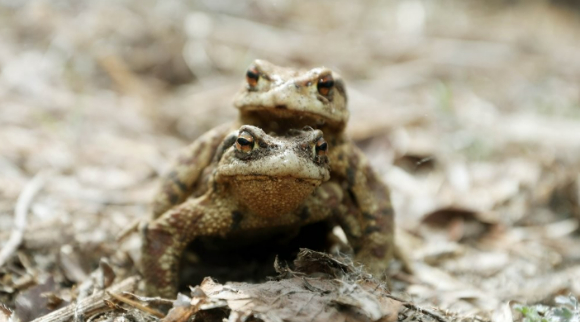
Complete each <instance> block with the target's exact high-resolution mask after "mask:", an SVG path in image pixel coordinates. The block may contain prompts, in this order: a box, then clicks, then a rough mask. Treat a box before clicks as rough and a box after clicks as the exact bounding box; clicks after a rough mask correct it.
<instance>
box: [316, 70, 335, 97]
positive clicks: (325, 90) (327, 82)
mask: <svg viewBox="0 0 580 322" xmlns="http://www.w3.org/2000/svg"><path fill="white" fill-rule="evenodd" d="M317 87H318V93H320V94H321V95H323V96H328V94H330V91H331V90H332V88H333V87H334V78H332V75H330V74H329V75H324V76H321V77H320V78H319V79H318V84H317Z"/></svg>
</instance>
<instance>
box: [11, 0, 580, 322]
mask: <svg viewBox="0 0 580 322" xmlns="http://www.w3.org/2000/svg"><path fill="white" fill-rule="evenodd" d="M256 58H261V59H266V60H269V61H271V62H273V63H275V64H278V65H281V66H289V67H296V68H312V67H316V66H326V67H329V68H332V69H334V70H336V71H338V72H339V73H340V74H341V75H342V76H343V77H344V79H345V82H346V85H347V92H348V97H349V108H350V110H351V120H350V123H349V126H348V133H349V135H350V136H351V137H352V138H353V139H354V140H355V141H356V142H357V144H358V145H359V146H360V147H361V148H363V150H364V151H365V152H366V153H367V155H368V156H369V158H370V160H371V162H372V164H373V165H374V167H375V170H376V171H377V173H379V174H380V175H381V177H382V178H383V179H384V180H385V182H387V183H388V184H389V186H390V187H391V189H392V199H393V202H394V204H395V207H396V213H397V226H398V231H397V240H398V243H399V244H400V245H401V248H402V249H403V251H404V252H405V253H406V254H407V255H408V257H409V258H410V260H411V262H412V263H413V264H414V267H415V274H414V275H413V276H408V275H404V276H403V275H400V276H399V279H396V282H395V283H394V284H395V285H394V286H395V289H396V291H397V292H399V293H398V294H402V296H404V297H406V298H408V299H410V300H413V301H415V302H417V303H420V304H424V305H436V306H439V307H441V308H444V309H449V310H452V311H454V312H459V313H461V314H465V315H471V316H483V317H486V316H489V314H491V313H490V312H493V311H494V310H496V309H497V308H498V307H499V306H500V305H501V304H502V303H504V302H505V301H508V300H518V301H521V302H526V301H527V302H544V303H549V302H550V301H551V300H552V299H553V297H554V296H555V295H557V294H568V293H571V294H574V295H576V296H578V295H580V239H579V236H578V233H577V228H578V219H579V218H580V203H579V200H580V171H579V170H580V14H579V11H578V5H577V4H575V2H573V1H569V3H567V2H566V1H547V0H535V1H534V0H528V1H515V0H512V1H508V0H506V1H499V0H497V1H465V0H464V1H460V0H444V1H436V2H435V1H422V0H406V1H371V0H367V1H346V0H319V1H288V0H253V1H210V0H205V1H175V0H164V1H152V0H141V1H135V0H114V1H113V0H103V1H70V0H69V1H67V0H54V1H48V0H47V1H40V0H39V1H18V0H0V246H2V245H3V244H5V241H6V240H8V237H9V235H10V231H11V228H12V226H13V224H14V216H13V213H14V210H15V205H16V200H17V199H18V197H19V195H20V194H21V192H22V190H23V189H24V187H25V186H26V185H27V183H28V182H30V180H31V178H33V177H34V176H35V175H37V174H38V173H41V174H42V176H44V177H45V184H44V186H43V190H42V191H41V192H39V193H38V194H37V197H36V198H35V199H34V202H33V203H32V204H31V212H30V214H29V217H28V221H27V224H26V230H25V235H24V246H23V247H21V249H20V251H19V252H18V253H17V254H16V255H17V256H13V258H12V259H11V260H10V262H9V263H8V264H7V265H5V266H4V267H2V268H0V302H2V301H5V302H6V303H9V302H11V301H12V300H13V299H14V296H15V295H16V294H18V292H19V291H20V290H23V289H25V288H26V287H28V286H30V285H31V283H32V284H35V283H36V284H42V283H44V281H45V280H46V278H47V277H49V276H50V277H51V278H53V279H54V281H56V282H58V283H60V284H61V285H72V284H74V283H77V282H81V281H83V280H84V279H86V278H87V276H88V274H89V273H90V272H91V270H92V269H94V268H95V267H96V265H97V264H98V260H99V258H100V257H101V256H110V255H111V254H113V253H114V251H115V250H116V249H117V248H119V247H121V248H122V249H124V250H126V251H127V253H128V255H127V256H128V260H135V259H136V256H137V255H138V251H137V250H138V246H137V245H138V243H139V241H138V238H136V236H132V237H130V238H128V239H126V240H125V241H124V242H123V243H122V244H121V246H119V245H118V243H117V242H116V241H115V236H117V235H118V234H119V233H120V232H122V231H123V230H124V229H125V228H127V226H129V225H130V224H131V223H133V222H134V221H135V220H138V219H143V218H146V217H147V215H148V211H149V208H148V207H149V201H150V199H151V197H152V195H153V192H154V190H155V187H156V184H157V176H158V175H159V174H160V173H162V172H163V171H164V169H165V168H166V167H167V165H168V164H169V161H170V160H171V159H172V157H174V156H175V155H176V153H177V151H178V150H179V148H181V147H183V146H185V145H186V144H188V143H189V142H191V141H193V140H194V139H196V138H197V137H198V136H199V135H200V134H202V133H204V132H205V131H207V130H208V129H210V128H212V127H214V126H216V125H218V124H221V123H224V122H227V121H230V120H232V119H234V118H235V117H236V110H235V109H234V108H233V107H232V104H231V101H232V98H233V95H234V93H235V92H236V91H237V90H238V89H239V88H240V86H242V83H243V82H244V73H245V70H246V68H247V67H248V65H249V64H250V63H251V62H252V61H253V60H254V59H256ZM395 277H396V276H395Z"/></svg>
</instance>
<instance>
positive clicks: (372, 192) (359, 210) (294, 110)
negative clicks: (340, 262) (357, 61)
mask: <svg viewBox="0 0 580 322" xmlns="http://www.w3.org/2000/svg"><path fill="white" fill-rule="evenodd" d="M245 76H246V77H245V78H246V79H245V82H244V84H243V86H242V88H241V89H240V91H239V92H238V93H237V94H236V95H235V97H234V106H235V107H236V108H237V109H238V110H239V117H238V120H237V121H236V122H234V123H233V125H232V124H225V125H222V126H219V127H216V128H214V129H212V130H210V131H209V132H207V133H206V134H204V135H202V136H201V137H200V138H199V139H198V140H196V141H195V142H193V143H192V144H191V145H189V146H188V147H186V148H185V149H184V150H183V151H182V153H181V154H180V155H179V157H178V159H177V162H176V163H175V164H174V165H173V166H172V167H171V171H169V173H168V175H167V176H165V177H164V178H163V179H162V183H161V189H160V190H159V192H158V193H157V195H156V197H155V200H154V203H153V218H157V217H159V216H161V215H162V214H163V213H165V212H166V211H168V210H169V211H173V210H170V209H172V208H174V207H181V206H180V204H181V203H183V202H184V201H185V200H186V199H187V198H189V197H191V196H194V197H195V196H201V195H203V194H204V193H205V192H206V190H207V189H208V188H207V187H208V184H207V181H208V180H209V178H210V174H211V173H212V171H213V169H214V168H215V164H214V163H212V159H214V155H215V153H216V152H215V151H216V150H217V147H218V146H219V145H220V143H221V142H222V141H223V140H224V137H226V135H227V134H228V133H229V132H230V131H231V130H232V129H235V128H238V127H239V126H240V125H241V124H251V125H254V126H258V127H260V128H262V129H263V130H264V131H265V132H267V133H273V134H275V135H284V133H285V132H286V131H287V130H288V129H292V128H302V127H304V126H311V127H313V128H315V129H319V130H322V131H323V132H324V135H325V138H326V140H327V142H328V145H329V146H330V149H329V152H328V155H327V157H328V160H329V163H330V166H331V172H330V180H329V181H328V182H326V183H324V184H322V185H321V186H320V187H319V188H318V189H322V190H324V189H325V186H329V187H330V186H331V185H332V187H338V188H340V190H341V191H342V192H343V193H342V195H343V198H342V200H341V203H340V207H337V208H336V209H334V210H333V211H334V212H335V216H334V217H335V218H337V222H338V223H339V224H340V226H341V227H342V229H343V230H344V232H345V234H346V236H347V239H348V242H349V244H350V245H351V246H352V248H353V250H354V254H355V260H356V261H358V262H361V263H362V264H364V265H365V267H366V269H367V270H368V271H369V272H370V273H372V274H373V275H375V276H377V277H379V278H381V277H383V274H384V270H385V269H386V267H387V266H388V264H389V261H390V259H391V258H392V257H393V253H394V250H395V249H394V238H393V237H394V236H393V235H394V232H393V230H394V213H393V208H392V206H391V202H390V195H389V191H388V188H387V187H386V186H385V185H384V183H383V182H382V181H381V180H380V178H379V177H378V176H377V174H376V173H375V172H374V171H373V169H372V168H371V167H370V165H369V162H368V160H367V158H366V157H365V156H364V154H363V153H362V152H361V150H360V149H359V148H357V147H356V145H355V144H354V142H352V141H351V140H350V139H349V138H348V137H347V135H346V134H345V127H346V125H347V122H348V119H349V111H348V109H347V107H346V103H347V95H346V90H345V85H344V82H343V80H342V78H341V77H340V75H338V74H337V73H336V72H334V71H332V70H330V69H328V68H323V67H321V68H314V69H311V70H306V71H304V70H295V69H292V68H284V67H279V66H276V65H274V64H271V63H269V62H266V61H264V60H256V61H254V62H253V63H252V64H251V65H250V67H249V68H248V70H247V71H246V75H245ZM315 194H316V191H315Z"/></svg>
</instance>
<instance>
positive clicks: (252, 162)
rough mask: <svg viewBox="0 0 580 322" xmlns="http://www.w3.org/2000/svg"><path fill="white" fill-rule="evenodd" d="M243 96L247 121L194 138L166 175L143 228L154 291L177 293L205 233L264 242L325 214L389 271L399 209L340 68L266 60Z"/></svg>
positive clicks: (375, 267) (375, 266)
mask: <svg viewBox="0 0 580 322" xmlns="http://www.w3.org/2000/svg"><path fill="white" fill-rule="evenodd" d="M234 105H235V106H236V108H238V110H239V119H238V121H237V122H235V123H234V124H227V125H223V126H220V127H217V128H214V129H213V130H211V131H209V132H207V133H206V134H204V135H203V136H201V137H200V138H199V139H198V140H196V141H195V142H193V143H192V144H191V145H190V146H188V147H187V148H185V149H184V151H183V152H182V153H181V155H180V156H179V158H178V160H177V162H176V163H175V164H174V165H173V167H172V170H171V171H170V172H169V174H168V175H167V176H166V177H164V178H163V179H162V185H161V190H160V191H159V192H158V194H157V196H156V199H155V201H154V211H153V212H154V213H153V219H151V220H150V221H149V223H148V224H147V225H145V226H144V227H143V229H142V234H143V246H142V247H143V248H142V271H143V273H144V275H145V283H146V291H147V293H149V294H151V295H162V296H166V297H170V296H173V295H174V294H175V292H176V288H177V274H178V267H179V261H180V257H181V255H182V253H183V251H184V249H185V246H187V244H189V243H190V242H192V241H193V240H195V239H197V238H208V237H209V238H220V239H225V240H228V241H230V240H231V241H232V243H235V242H237V241H243V240H251V241H252V242H256V243H259V241H260V238H261V237H266V236H271V235H272V234H282V233H287V232H292V231H297V230H299V228H300V227H302V226H304V225H307V224H311V223H314V222H319V221H323V220H328V221H331V222H332V223H333V224H338V225H340V227H341V228H342V229H343V230H344V232H345V234H346V236H347V239H348V242H349V244H350V245H351V246H352V248H353V250H354V253H355V260H356V261H359V262H361V263H362V264H364V265H365V267H366V270H368V271H369V272H370V273H372V274H374V275H377V276H379V277H380V276H381V275H382V274H383V272H384V270H385V268H386V267H387V265H388V263H389V260H390V259H391V258H392V256H393V251H394V241H393V209H392V207H391V203H390V200H389V192H388V189H387V187H386V186H385V185H384V184H383V183H382V182H381V180H380V179H379V178H377V176H376V174H375V173H374V172H373V170H372V169H371V168H370V166H369V164H368V160H367V159H366V158H365V156H364V155H363V154H362V152H361V151H360V150H359V149H358V148H357V147H356V146H355V145H354V144H353V142H352V141H350V140H349V139H348V138H346V136H345V134H344V129H345V127H346V123H347V121H348V117H349V112H348V110H347V108H346V93H345V89H344V83H343V81H342V79H341V78H340V76H339V75H337V74H336V73H334V72H332V71H331V70H329V69H326V68H315V69H312V70H309V71H296V70H293V69H289V68H282V67H278V66H275V65H273V64H270V63H268V62H266V61H263V60H257V61H255V62H254V63H253V64H252V65H251V66H250V68H249V69H248V71H247V73H246V84H245V85H244V86H243V88H242V89H241V90H240V92H239V93H238V94H237V95H236V97H235V99H234ZM323 133H324V136H323Z"/></svg>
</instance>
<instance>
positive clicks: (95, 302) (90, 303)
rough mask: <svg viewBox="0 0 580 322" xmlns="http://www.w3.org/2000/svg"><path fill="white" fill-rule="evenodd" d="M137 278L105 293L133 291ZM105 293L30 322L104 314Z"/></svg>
mask: <svg viewBox="0 0 580 322" xmlns="http://www.w3.org/2000/svg"><path fill="white" fill-rule="evenodd" d="M138 281H139V277H137V276H131V277H128V278H126V279H124V280H122V281H120V282H119V283H117V284H114V285H112V286H111V287H109V288H108V289H107V292H110V293H116V292H125V291H130V292H132V291H134V290H135V288H136V287H137V282H138ZM105 292H106V291H99V292H96V293H95V294H93V295H91V296H89V297H86V298H84V299H82V300H80V301H79V302H78V303H71V304H69V305H68V306H65V307H63V308H61V309H58V310H56V311H53V312H51V313H49V314H47V315H44V316H41V317H39V318H37V319H35V320H33V321H32V322H67V321H71V320H72V319H73V317H74V316H75V315H77V316H84V317H85V320H86V317H90V316H92V315H94V314H96V313H98V312H104V311H108V310H110V309H109V308H108V307H107V306H106V305H105V303H104V301H103V300H104V299H106V298H107V294H106V293H105Z"/></svg>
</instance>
